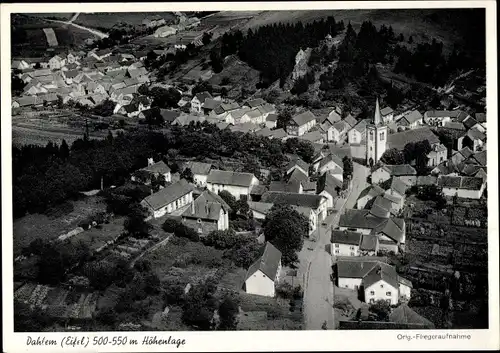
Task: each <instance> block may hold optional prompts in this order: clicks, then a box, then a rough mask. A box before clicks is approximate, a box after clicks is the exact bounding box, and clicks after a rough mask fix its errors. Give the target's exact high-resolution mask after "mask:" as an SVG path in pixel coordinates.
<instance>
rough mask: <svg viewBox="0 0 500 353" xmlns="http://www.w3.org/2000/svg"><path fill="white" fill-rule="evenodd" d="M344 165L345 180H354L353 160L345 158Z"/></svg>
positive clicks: (343, 159)
mask: <svg viewBox="0 0 500 353" xmlns="http://www.w3.org/2000/svg"><path fill="white" fill-rule="evenodd" d="M342 164H343V169H344V171H343V178H344V180H346V179H352V173H353V171H354V166H353V164H352V159H351V158H349V157H347V156H344V158H342Z"/></svg>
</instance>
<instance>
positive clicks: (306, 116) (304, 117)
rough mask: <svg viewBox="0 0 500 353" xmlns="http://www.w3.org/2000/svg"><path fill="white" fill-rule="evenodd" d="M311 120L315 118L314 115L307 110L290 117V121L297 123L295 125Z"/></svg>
mask: <svg viewBox="0 0 500 353" xmlns="http://www.w3.org/2000/svg"><path fill="white" fill-rule="evenodd" d="M312 120H316V117H315V116H314V114H313V113H311V112H310V111H309V110H307V111H305V112H303V113H300V114H297V115H295V116H294V117H293V118H292V121H293V122H294V123H295V124H297V126H302V125H305V124H307V123H308V122H310V121H312Z"/></svg>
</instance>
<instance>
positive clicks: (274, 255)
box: [246, 242, 281, 281]
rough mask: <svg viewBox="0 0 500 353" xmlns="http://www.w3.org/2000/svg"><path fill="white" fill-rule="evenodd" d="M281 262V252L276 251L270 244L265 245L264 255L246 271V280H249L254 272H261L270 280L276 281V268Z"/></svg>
mask: <svg viewBox="0 0 500 353" xmlns="http://www.w3.org/2000/svg"><path fill="white" fill-rule="evenodd" d="M280 261H281V251H279V250H278V249H276V247H274V245H273V244H271V243H270V242H267V243H266V246H265V248H264V253H263V254H262V256H261V257H259V258H258V259H257V261H255V262H254V263H253V264H252V265H251V266H250V267H249V269H248V272H247V275H246V279H248V278H250V277H251V276H252V275H253V274H254V273H255V272H257V271H259V270H260V271H262V273H264V274H265V275H266V276H267V277H269V278H270V279H271V280H273V281H274V280H275V279H276V275H277V274H278V268H279V265H280Z"/></svg>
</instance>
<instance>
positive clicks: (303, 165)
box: [286, 157, 309, 173]
mask: <svg viewBox="0 0 500 353" xmlns="http://www.w3.org/2000/svg"><path fill="white" fill-rule="evenodd" d="M294 166H299V167H300V168H301V169H303V170H304V171H305V172H306V173H308V172H309V164H307V163H306V162H304V161H303V160H302V159H301V158H298V157H297V158H294V159H292V160H291V161H290V163H288V165H287V166H286V170H289V169H290V168H292V167H294Z"/></svg>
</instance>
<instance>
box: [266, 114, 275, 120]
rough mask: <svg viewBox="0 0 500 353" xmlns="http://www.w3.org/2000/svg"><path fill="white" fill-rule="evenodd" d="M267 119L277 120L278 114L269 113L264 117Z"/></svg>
mask: <svg viewBox="0 0 500 353" xmlns="http://www.w3.org/2000/svg"><path fill="white" fill-rule="evenodd" d="M266 120H267V121H278V114H269V115H268V116H267V118H266Z"/></svg>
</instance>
